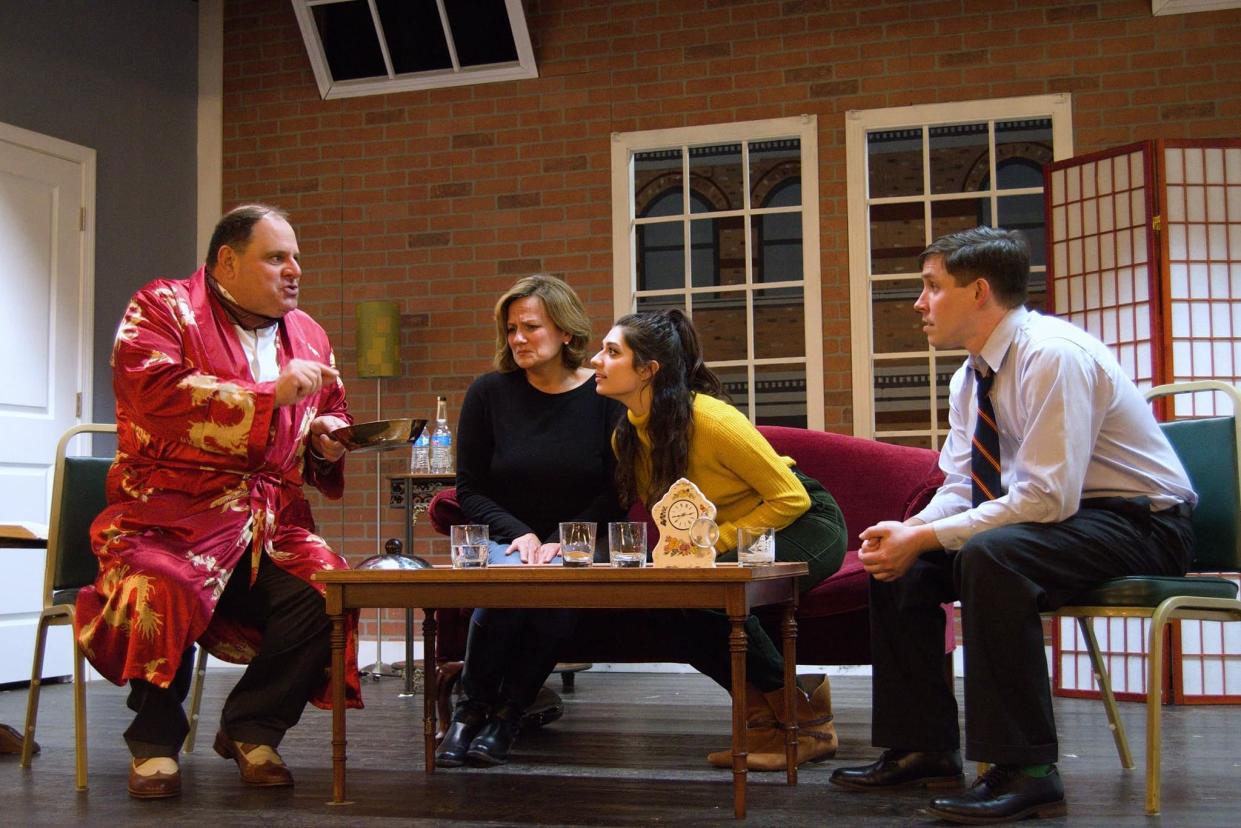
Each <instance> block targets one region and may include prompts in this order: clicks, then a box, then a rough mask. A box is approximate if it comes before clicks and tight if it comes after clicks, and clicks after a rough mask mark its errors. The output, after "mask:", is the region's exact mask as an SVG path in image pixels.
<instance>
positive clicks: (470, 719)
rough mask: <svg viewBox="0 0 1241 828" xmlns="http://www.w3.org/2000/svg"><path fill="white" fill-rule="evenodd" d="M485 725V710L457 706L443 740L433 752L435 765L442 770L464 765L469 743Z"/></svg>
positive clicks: (473, 706)
mask: <svg viewBox="0 0 1241 828" xmlns="http://www.w3.org/2000/svg"><path fill="white" fill-rule="evenodd" d="M486 723H487V711H486V708H483V707H479V706H475V705H459V706H458V707H457V709H456V710H455V711H454V712H453V714H452V722H451V723H450V724H449V725H448V730H447V732H446V733H444V739H443V741H441V742H440V746H439V747H438V748H436V750H435V764H437V765H439V766H440V767H442V768H459V767H461V766H462V765H464V764H465V755H466V753H467V752H468V751H469V749H470V742H472V741H474V737H475V736H477V735H478V731H480V730H482V728H483V725H484V724H486Z"/></svg>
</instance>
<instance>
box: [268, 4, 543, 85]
mask: <svg viewBox="0 0 1241 828" xmlns="http://www.w3.org/2000/svg"><path fill="white" fill-rule="evenodd" d="M292 2H293V11H294V13H295V14H296V16H297V25H298V28H300V29H301V32H302V40H304V41H305V43H306V54H307V56H308V57H309V58H310V65H311V68H312V69H313V70H314V73H315V82H316V83H317V84H318V85H319V94H320V95H322V96H323V98H324V100H328V99H331V98H353V97H358V96H361V95H387V94H390V93H393V92H408V91H410V90H413V89H436V88H439V87H443V86H465V85H468V84H475V83H493V82H496V81H508V80H518V79H520V78H537V77H538V76H539V71H538V68H537V67H536V65H535V61H534V47H533V46H532V45H531V43H530V32H529V29H528V28H527V27H526V16H525V12H524V11H523V10H522V6H521V0H470V2H468V3H464V2H460V0H292Z"/></svg>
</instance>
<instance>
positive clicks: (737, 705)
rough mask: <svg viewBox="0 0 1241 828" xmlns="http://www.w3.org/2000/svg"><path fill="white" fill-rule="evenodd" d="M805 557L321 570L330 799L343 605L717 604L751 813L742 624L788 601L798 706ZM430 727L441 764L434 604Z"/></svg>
mask: <svg viewBox="0 0 1241 828" xmlns="http://www.w3.org/2000/svg"><path fill="white" fill-rule="evenodd" d="M807 571H808V568H807V566H806V564H804V563H775V564H770V565H768V566H758V567H740V566H737V565H736V564H721V565H719V566H717V567H715V568H714V569H656V568H653V567H645V568H642V569H614V568H612V567H610V566H608V565H607V564H595V565H594V566H590V567H582V568H571V567H563V566H505V567H494V568H487V569H451V568H448V567H443V566H437V567H434V568H433V569H419V570H395V571H385V570H369V571H358V570H337V571H330V572H320V573H317V574H316V575H315V576H314V577H315V580H317V581H319V582H320V583H322V584H323V585H324V587H325V588H326V590H327V613H328V616H329V617H330V618H331V619H332V801H333V802H335V803H342V802H344V801H345V745H346V740H345V682H344V673H345V613H346V611H348V610H352V609H364V608H369V607H404V608H407V609H412V608H422V609H425V610H431V609H432V608H440V607H443V608H452V607H511V608H529V609H551V608H581V609H715V610H723V611H724V613H725V614H727V615H728V618H729V621H730V622H731V630H730V632H729V636H728V646H729V652H730V655H731V659H732V705H733V710H732V712H733V717H732V730H733V733H732V748H733V751H732V752H733V811H734V814H735V815H736V816H737V817H738V818H741V817H744V816H745V782H746V699H745V695H746V691H745V688H746V676H745V653H746V637H745V630H744V629H743V624H744V623H745V619H746V617H747V616H749V614H750V610H751V609H752V608H753V607H757V606H763V605H766V604H782V605H783V607H784V621H783V624H782V625H781V630H782V635H781V639H782V645H783V652H784V689H785V694H786V698H785V709H786V710H795V709H796V707H795V706H794V704H793V692H794V687H795V673H796V668H797V663H796V639H797V624H796V622H795V621H794V620H793V612H794V611H795V610H796V608H797V577H798V576H800V575H805V574H806V573H807ZM423 665H424V674H423V675H424V681H423V733H424V738H425V744H426V770H427V773H433V772H434V770H435V695H436V682H435V613H434V612H433V611H428V612H426V613H425V620H424V621H423ZM793 719H794V720H793V721H791V722H788V723H787V724H788V726H789V727H788V730H787V731H786V733H787V742H786V750H787V754H786V761H787V771H786V773H787V779H788V784H790V785H795V784H797V762H796V755H797V722H796V716H794V717H793Z"/></svg>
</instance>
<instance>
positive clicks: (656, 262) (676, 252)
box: [635, 220, 685, 290]
mask: <svg viewBox="0 0 1241 828" xmlns="http://www.w3.org/2000/svg"><path fill="white" fill-rule="evenodd" d="M636 236H637V238H636V241H635V245H636V248H637V249H636V251H635V252H636V254H637V263H638V290H665V289H668V288H684V287H685V226H684V224H683V223H682V222H681V221H680V220H677V221H668V222H660V223H659V224H639V225H638V227H637V234H636Z"/></svg>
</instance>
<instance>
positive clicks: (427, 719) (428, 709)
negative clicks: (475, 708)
mask: <svg viewBox="0 0 1241 828" xmlns="http://www.w3.org/2000/svg"><path fill="white" fill-rule="evenodd" d="M422 612H423V616H422V738H423V741H424V743H425V751H426V759H425V761H426V769H427V773H435V702H436V697H437V696H438V695H439V692H438V691H439V681H437V678H438V677H437V676H436V675H435V663H436V658H435V627H436V622H435V610H433V609H424V610H423V611H422ZM410 613H411V614H412V613H413V610H410ZM406 663H407V664H411V665H412V664H413V663H414V660H413V655H412V654H410V656H409V661H408V662H406Z"/></svg>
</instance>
